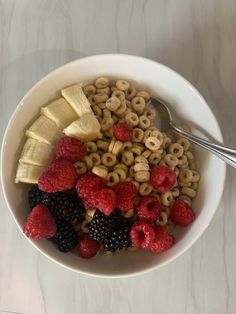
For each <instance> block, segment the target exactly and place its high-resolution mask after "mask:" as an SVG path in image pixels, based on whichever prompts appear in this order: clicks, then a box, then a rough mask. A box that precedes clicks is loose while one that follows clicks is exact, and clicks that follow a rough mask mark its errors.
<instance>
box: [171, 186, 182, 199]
mask: <svg viewBox="0 0 236 314" xmlns="http://www.w3.org/2000/svg"><path fill="white" fill-rule="evenodd" d="M170 191H171V193H172V195H173V197H178V196H179V193H180V192H179V188H178V187H174V188H172V189H171V190H170Z"/></svg>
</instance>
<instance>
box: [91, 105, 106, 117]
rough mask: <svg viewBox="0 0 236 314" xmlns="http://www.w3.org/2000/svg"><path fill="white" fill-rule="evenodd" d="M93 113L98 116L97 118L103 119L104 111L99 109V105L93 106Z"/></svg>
mask: <svg viewBox="0 0 236 314" xmlns="http://www.w3.org/2000/svg"><path fill="white" fill-rule="evenodd" d="M92 108H93V112H94V113H95V114H96V116H99V117H102V115H103V112H102V109H101V108H100V107H98V105H93V106H92Z"/></svg>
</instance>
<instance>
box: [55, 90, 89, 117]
mask: <svg viewBox="0 0 236 314" xmlns="http://www.w3.org/2000/svg"><path fill="white" fill-rule="evenodd" d="M61 94H62V96H63V97H64V98H65V99H66V100H67V101H68V103H69V104H70V105H71V107H72V108H73V109H74V110H75V112H76V113H77V114H78V115H79V117H82V116H83V115H84V114H87V113H91V112H92V109H91V106H90V103H89V101H88V99H87V97H86V96H85V94H84V92H83V90H82V88H81V86H80V84H75V85H72V86H69V87H67V88H64V89H62V91H61Z"/></svg>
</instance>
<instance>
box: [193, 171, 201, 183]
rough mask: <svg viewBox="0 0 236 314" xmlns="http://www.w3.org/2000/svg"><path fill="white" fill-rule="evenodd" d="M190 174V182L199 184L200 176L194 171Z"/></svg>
mask: <svg viewBox="0 0 236 314" xmlns="http://www.w3.org/2000/svg"><path fill="white" fill-rule="evenodd" d="M191 172H192V175H193V177H192V182H199V180H200V174H199V173H198V172H197V171H196V170H191Z"/></svg>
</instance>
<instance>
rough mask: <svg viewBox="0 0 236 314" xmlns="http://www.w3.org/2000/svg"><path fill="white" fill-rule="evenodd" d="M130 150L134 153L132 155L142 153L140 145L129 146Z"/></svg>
mask: <svg viewBox="0 0 236 314" xmlns="http://www.w3.org/2000/svg"><path fill="white" fill-rule="evenodd" d="M130 151H131V152H132V153H133V154H134V156H140V155H141V153H142V151H141V149H140V147H135V146H133V147H131V148H130Z"/></svg>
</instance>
